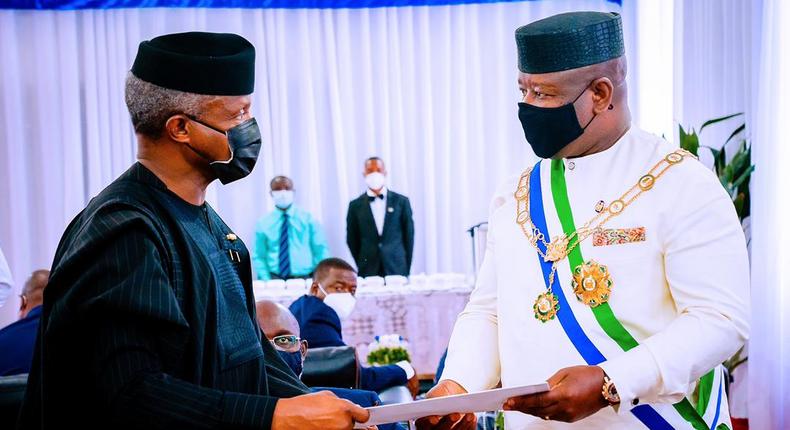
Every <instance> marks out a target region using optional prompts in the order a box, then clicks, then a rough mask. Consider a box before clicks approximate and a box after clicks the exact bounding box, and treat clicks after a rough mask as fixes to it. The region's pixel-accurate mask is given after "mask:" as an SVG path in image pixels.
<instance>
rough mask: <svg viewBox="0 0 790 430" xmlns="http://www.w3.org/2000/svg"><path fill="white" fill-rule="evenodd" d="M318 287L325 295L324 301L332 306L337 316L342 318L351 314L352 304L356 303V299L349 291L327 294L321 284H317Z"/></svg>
mask: <svg viewBox="0 0 790 430" xmlns="http://www.w3.org/2000/svg"><path fill="white" fill-rule="evenodd" d="M318 289H320V290H321V292H322V293H324V294H325V295H326V297H324V303H326V305H327V306H329V307H330V308H332V310H334V311H335V312H336V313H337V316H338V318H340V319H341V320H344V319H346V318H348V316H349V315H351V312H352V311H353V310H354V306H356V304H357V299H356V297H354V296H353V295H352V294H351V293H332V294H329V293H327V292H326V290H324V287H322V286H321V284H318Z"/></svg>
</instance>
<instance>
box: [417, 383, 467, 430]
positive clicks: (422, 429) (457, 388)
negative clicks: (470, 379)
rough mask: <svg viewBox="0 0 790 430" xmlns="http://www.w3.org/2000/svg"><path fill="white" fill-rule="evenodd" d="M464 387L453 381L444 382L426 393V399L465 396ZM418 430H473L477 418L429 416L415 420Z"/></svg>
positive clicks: (458, 415) (462, 415) (464, 415)
mask: <svg viewBox="0 0 790 430" xmlns="http://www.w3.org/2000/svg"><path fill="white" fill-rule="evenodd" d="M465 393H466V390H465V389H464V387H462V386H461V385H459V384H458V383H457V382H455V381H450V380H444V381H441V382H439V383H438V384H436V386H435V387H433V388H431V391H428V394H426V395H425V397H426V398H429V399H431V398H434V397H444V396H451V395H453V394H465ZM417 428H418V429H419V430H429V429H431V430H451V429H452V430H473V429H475V428H477V418H475V414H450V415H445V416H443V417H439V416H431V417H425V418H420V419H419V420H417Z"/></svg>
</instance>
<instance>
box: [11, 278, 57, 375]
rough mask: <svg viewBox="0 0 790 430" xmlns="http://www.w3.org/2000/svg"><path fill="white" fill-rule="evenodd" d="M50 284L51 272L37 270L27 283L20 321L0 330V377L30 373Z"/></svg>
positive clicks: (23, 295)
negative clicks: (46, 292)
mask: <svg viewBox="0 0 790 430" xmlns="http://www.w3.org/2000/svg"><path fill="white" fill-rule="evenodd" d="M48 281H49V270H36V271H35V272H33V274H32V275H31V276H30V279H28V280H27V282H25V286H24V288H23V289H22V294H21V295H20V296H19V297H20V298H21V299H22V303H21V304H20V305H19V321H17V322H15V323H13V324H11V325H9V326H8V327H6V328H4V329H2V330H0V351H3V353H2V354H0V376H8V375H18V374H20V373H29V372H30V363H31V362H32V361H33V348H34V347H35V344H36V333H37V332H38V321H39V319H40V318H41V305H42V304H43V303H44V287H46V286H47V282H48Z"/></svg>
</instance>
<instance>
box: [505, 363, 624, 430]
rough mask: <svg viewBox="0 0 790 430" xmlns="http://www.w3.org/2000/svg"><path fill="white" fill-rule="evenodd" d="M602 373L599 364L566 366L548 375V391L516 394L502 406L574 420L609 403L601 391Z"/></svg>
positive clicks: (551, 418) (569, 420)
mask: <svg viewBox="0 0 790 430" xmlns="http://www.w3.org/2000/svg"><path fill="white" fill-rule="evenodd" d="M603 377H604V372H603V369H601V368H600V367H598V366H574V367H567V368H565V369H561V370H560V371H559V372H557V373H555V374H554V376H552V377H551V378H549V380H548V383H549V387H550V389H549V391H547V392H545V393H538V394H530V395H528V396H521V397H513V398H512V399H508V401H507V402H505V406H504V408H503V409H504V410H506V411H519V412H523V413H525V414H530V415H534V416H536V417H539V418H542V419H544V420H555V421H565V422H569V423H572V422H574V421H578V420H580V419H582V418H585V417H588V416H590V415H592V414H594V413H596V412H598V411H599V410H600V409H601V408H604V407H606V406H608V405H609V403H608V402H607V401H606V399H604V398H603V395H602V394H601V389H602V387H603Z"/></svg>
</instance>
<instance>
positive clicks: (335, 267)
mask: <svg viewBox="0 0 790 430" xmlns="http://www.w3.org/2000/svg"><path fill="white" fill-rule="evenodd" d="M356 291H357V274H356V272H355V271H354V268H353V267H351V266H350V265H349V264H348V263H346V262H345V261H343V260H341V259H339V258H328V259H326V260H324V261H322V262H320V263H318V267H316V269H315V277H314V278H313V285H311V286H310V292H309V294H308V295H305V296H302V297H300V298H299V299H297V300H296V301H294V302H293V303H292V304H291V306H290V310H291V313H293V314H294V316H295V317H296V319H297V321H299V326H300V327H301V328H302V334H303V336H302V337H303V338H304V339H306V340H307V341H308V342H310V345H312V346H313V347H316V348H321V347H327V346H345V345H346V344H345V342H343V336H342V334H341V327H340V320H341V319H345V318H347V317H348V315H349V314H351V311H352V310H353V309H354V304H355V303H356V299H355V297H354V294H356ZM359 379H360V384H359V385H360V388H362V389H363V390H371V391H376V392H379V391H382V390H384V389H386V388H389V387H394V386H397V385H407V384H408V386H409V390H410V391H411V392H412V394H416V392H417V390H418V388H419V381H418V379H417V376H416V374H415V371H414V368H412V366H411V364H409V362H408V361H401V362H399V363H397V364H393V365H389V366H379V367H361V368H360V372H359Z"/></svg>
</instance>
